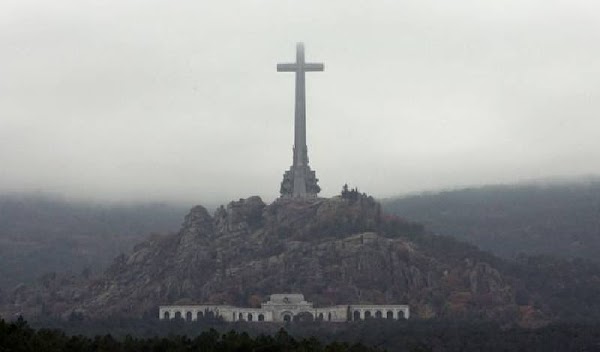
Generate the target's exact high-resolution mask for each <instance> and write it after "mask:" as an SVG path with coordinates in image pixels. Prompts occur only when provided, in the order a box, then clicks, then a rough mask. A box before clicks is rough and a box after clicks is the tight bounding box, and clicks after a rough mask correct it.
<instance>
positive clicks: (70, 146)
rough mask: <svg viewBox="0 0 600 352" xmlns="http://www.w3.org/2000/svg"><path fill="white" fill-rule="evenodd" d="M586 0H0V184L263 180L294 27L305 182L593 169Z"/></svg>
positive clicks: (279, 152)
mask: <svg viewBox="0 0 600 352" xmlns="http://www.w3.org/2000/svg"><path fill="white" fill-rule="evenodd" d="M599 36H600V3H597V2H594V1H582V0H578V1H569V2H567V1H553V2H547V1H541V0H525V1H506V2H501V3H481V2H477V1H472V0H471V1H468V0H459V1H455V2H452V3H439V2H434V1H416V0H411V1H405V2H402V3H395V2H388V1H371V2H365V1H358V0H351V1H343V2H342V1H337V0H336V1H331V2H326V3H323V2H318V1H314V0H311V1H303V2H296V1H291V0H287V1H229V2H216V1H206V2H201V3H200V2H194V1H187V0H186V1H179V2H176V3H174V2H160V1H140V0H125V1H79V0H78V1H75V0H61V1H58V2H51V3H48V2H44V1H41V0H32V1H15V0H8V1H4V2H2V4H0V78H1V79H0V165H2V168H1V169H0V194H9V193H13V194H14V193H30V192H40V193H41V194H53V195H57V196H59V197H67V198H70V199H91V200H98V201H141V202H146V201H152V202H171V203H172V202H177V203H183V204H196V203H208V204H218V203H221V202H224V201H225V202H226V201H229V200H232V199H237V198H243V197H248V196H250V195H260V196H261V197H262V198H263V199H265V200H266V201H270V200H272V199H274V198H275V197H277V195H278V192H279V184H280V182H281V179H282V175H283V172H284V171H285V170H286V169H288V168H289V166H290V164H291V161H292V160H291V159H292V143H293V134H292V128H293V104H294V103H293V96H294V95H293V94H294V85H293V84H294V79H293V75H292V74H289V73H278V72H276V70H275V65H276V64H277V63H280V62H290V61H293V59H294V47H295V43H296V42H298V41H303V42H304V43H305V46H306V58H307V60H308V61H312V62H323V63H324V64H325V71H324V72H315V73H309V74H307V125H308V136H307V137H308V153H309V158H310V162H311V167H312V168H313V169H314V170H316V172H317V177H318V178H319V179H320V185H321V187H322V189H323V192H322V193H321V195H322V196H324V197H327V196H332V195H335V194H337V193H338V192H339V190H340V188H341V186H342V185H343V184H344V183H348V184H350V185H352V186H357V187H359V189H361V190H362V191H365V192H367V193H369V194H372V195H374V196H376V197H380V198H382V197H389V196H397V195H402V194H410V193H415V192H424V191H428V190H434V191H435V190H442V189H452V188H460V187H468V186H477V185H488V184H506V183H518V182H527V181H529V180H536V179H546V178H555V177H558V178H572V177H579V176H581V175H592V176H593V175H600V138H597V133H598V132H597V131H599V130H600V119H599V118H598V115H599V113H600V99H598V98H599V97H600V40H598V39H600V38H598V37H599Z"/></svg>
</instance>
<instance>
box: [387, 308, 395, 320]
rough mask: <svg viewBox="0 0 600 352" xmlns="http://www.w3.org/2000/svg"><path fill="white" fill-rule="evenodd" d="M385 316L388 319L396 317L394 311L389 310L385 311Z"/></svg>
mask: <svg viewBox="0 0 600 352" xmlns="http://www.w3.org/2000/svg"><path fill="white" fill-rule="evenodd" d="M385 317H386V318H388V319H394V312H392V311H391V310H388V311H387V313H385Z"/></svg>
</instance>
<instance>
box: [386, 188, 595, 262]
mask: <svg viewBox="0 0 600 352" xmlns="http://www.w3.org/2000/svg"><path fill="white" fill-rule="evenodd" d="M382 205H383V208H384V210H385V211H387V212H389V213H392V214H396V215H398V216H401V217H403V218H407V219H411V220H414V221H417V222H420V223H423V224H424V225H425V226H426V228H428V229H430V230H432V231H434V232H436V233H439V234H443V235H449V236H452V237H455V238H457V239H460V240H463V241H467V242H470V243H472V244H475V245H476V246H478V247H480V248H481V249H484V250H488V251H491V252H493V253H494V254H496V255H499V256H502V257H505V258H516V257H517V256H518V255H519V254H521V253H524V254H528V255H532V254H536V255H537V254H546V255H555V256H560V257H565V258H587V259H591V260H598V259H599V258H600V257H598V253H599V252H600V181H590V182H572V183H563V184H557V183H555V184H546V185H541V184H538V185H536V184H530V185H513V186H487V187H481V188H468V189H461V190H454V191H446V192H440V193H431V194H422V195H416V196H409V197H402V198H393V199H386V200H384V201H383V202H382Z"/></svg>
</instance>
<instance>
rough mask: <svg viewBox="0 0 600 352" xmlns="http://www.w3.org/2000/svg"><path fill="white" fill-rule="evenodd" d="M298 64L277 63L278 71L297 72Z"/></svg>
mask: <svg viewBox="0 0 600 352" xmlns="http://www.w3.org/2000/svg"><path fill="white" fill-rule="evenodd" d="M297 70H298V65H296V64H277V72H296V71H297Z"/></svg>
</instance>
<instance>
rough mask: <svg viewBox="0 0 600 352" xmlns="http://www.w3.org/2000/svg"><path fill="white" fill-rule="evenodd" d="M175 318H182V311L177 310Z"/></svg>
mask: <svg viewBox="0 0 600 352" xmlns="http://www.w3.org/2000/svg"><path fill="white" fill-rule="evenodd" d="M175 319H181V312H180V311H176V312H175Z"/></svg>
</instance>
